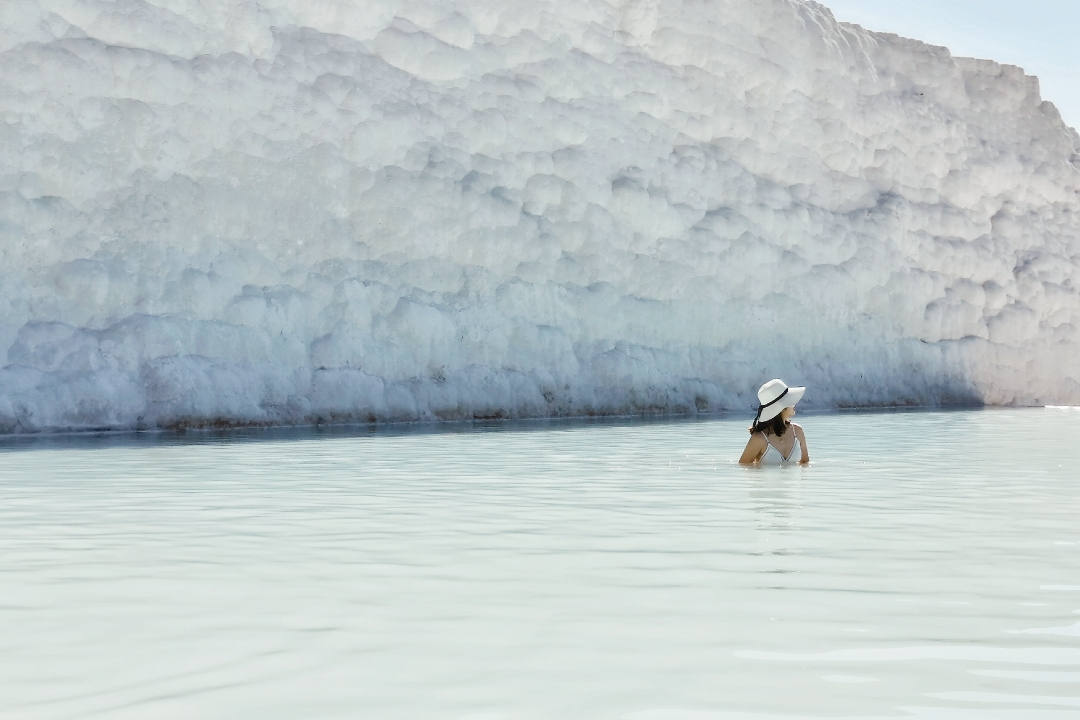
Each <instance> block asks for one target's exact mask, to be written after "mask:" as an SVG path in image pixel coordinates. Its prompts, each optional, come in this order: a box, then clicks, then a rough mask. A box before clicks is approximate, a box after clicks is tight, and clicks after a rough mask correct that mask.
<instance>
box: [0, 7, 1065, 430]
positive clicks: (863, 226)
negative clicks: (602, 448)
mask: <svg viewBox="0 0 1080 720" xmlns="http://www.w3.org/2000/svg"><path fill="white" fill-rule="evenodd" d="M1078 149H1080V138H1078V136H1077V134H1076V132H1075V131H1073V130H1071V129H1070V128H1068V127H1066V126H1065V125H1064V124H1063V123H1062V122H1061V120H1060V118H1059V116H1058V113H1057V112H1056V110H1055V109H1054V107H1053V106H1052V105H1051V104H1049V103H1047V102H1043V101H1041V100H1040V97H1039V88H1038V82H1037V80H1036V79H1035V78H1033V77H1027V76H1025V75H1024V73H1023V72H1022V71H1021V70H1020V69H1019V68H1015V67H1009V66H1002V65H998V64H995V63H993V62H990V61H985V60H969V59H960V58H953V57H951V56H950V54H949V52H948V51H947V50H946V49H944V48H939V47H930V46H927V45H924V44H922V43H919V42H916V41H912V40H906V39H902V38H899V37H896V36H891V35H881V34H875V33H870V32H866V31H864V30H862V29H860V28H858V27H853V26H847V25H838V24H837V23H836V22H835V21H834V20H833V18H832V16H831V14H830V13H829V12H828V11H827V10H826V9H825V8H823V7H822V6H820V5H817V4H815V3H813V2H802V1H800V0H716V1H713V2H705V1H704V0H431V1H426V0H363V2H361V1H360V0H320V1H319V2H312V1H311V0H4V2H3V4H2V6H0V352H6V353H7V356H6V366H5V367H3V369H2V370H0V429H2V430H3V431H6V432H24V431H35V430H48V429H60V428H97V427H115V428H130V427H154V426H176V425H181V426H182V425H202V424H215V423H294V422H296V423H300V422H322V421H348V420H360V421H367V420H372V419H376V420H402V419H406V420H409V419H425V418H471V417H489V416H506V417H513V416H525V415H578V414H591V413H636V412H654V411H659V412H698V411H715V410H720V409H736V410H749V409H751V407H752V405H753V404H754V402H755V401H754V400H753V396H754V391H755V390H756V388H757V386H758V384H759V383H761V382H763V381H764V380H768V379H769V378H771V377H774V376H780V377H784V378H786V379H787V380H788V381H789V382H792V383H800V384H806V385H808V386H810V390H809V391H808V393H807V396H806V397H807V400H806V401H805V402H806V403H807V404H809V405H816V406H819V407H828V406H844V405H891V404H901V405H904V404H948V403H967V402H985V403H992V404H1035V403H1040V404H1041V403H1049V402H1052V403H1071V404H1077V403H1080V329H1078V328H1080V157H1078V155H1077V153H1078ZM0 358H2V356H0Z"/></svg>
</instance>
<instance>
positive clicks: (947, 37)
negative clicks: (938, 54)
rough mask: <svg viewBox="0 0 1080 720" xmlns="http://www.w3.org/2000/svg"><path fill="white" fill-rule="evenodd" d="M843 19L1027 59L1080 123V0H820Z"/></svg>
mask: <svg viewBox="0 0 1080 720" xmlns="http://www.w3.org/2000/svg"><path fill="white" fill-rule="evenodd" d="M819 2H821V3H822V4H823V5H825V6H827V7H828V8H830V9H831V10H832V11H833V15H835V16H836V19H837V20H840V21H843V22H851V23H856V24H858V25H862V26H863V27H864V28H866V29H868V30H880V31H883V32H891V33H896V34H897V35H903V36H905V37H911V38H916V39H918V40H922V41H924V42H928V43H931V44H933V45H944V46H945V47H947V48H949V50H950V51H951V52H952V54H953V55H957V56H964V57H978V58H989V59H991V60H996V61H998V62H1000V63H1007V64H1009V65H1019V66H1020V67H1022V68H1024V70H1026V71H1027V73H1028V75H1035V76H1037V77H1038V78H1039V81H1040V85H1041V88H1042V97H1043V100H1049V101H1050V102H1052V103H1054V105H1056V106H1057V109H1058V111H1059V112H1060V113H1061V116H1062V117H1063V118H1064V120H1065V122H1066V123H1067V124H1069V125H1071V126H1072V127H1074V128H1080V39H1078V38H1080V0H819Z"/></svg>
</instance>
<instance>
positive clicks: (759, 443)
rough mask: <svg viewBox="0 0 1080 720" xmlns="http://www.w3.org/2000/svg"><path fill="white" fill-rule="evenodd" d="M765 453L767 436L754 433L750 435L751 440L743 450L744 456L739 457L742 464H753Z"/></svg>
mask: <svg viewBox="0 0 1080 720" xmlns="http://www.w3.org/2000/svg"><path fill="white" fill-rule="evenodd" d="M764 454H765V436H764V435H762V434H761V433H754V434H753V435H751V436H750V440H749V441H748V442H747V443H746V449H745V450H743V451H742V457H741V458H739V464H740V465H753V464H754V463H756V462H757V461H758V460H759V459H761V456H762V455H764Z"/></svg>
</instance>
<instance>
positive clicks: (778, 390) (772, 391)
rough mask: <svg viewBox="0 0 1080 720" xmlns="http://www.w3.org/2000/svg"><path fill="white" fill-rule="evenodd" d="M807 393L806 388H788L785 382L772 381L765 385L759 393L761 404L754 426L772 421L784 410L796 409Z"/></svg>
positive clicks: (758, 397)
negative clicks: (796, 405)
mask: <svg viewBox="0 0 1080 720" xmlns="http://www.w3.org/2000/svg"><path fill="white" fill-rule="evenodd" d="M805 392H806V388H804V387H788V386H787V385H786V384H785V383H784V381H783V380H770V381H769V382H767V383H765V384H764V385H762V386H761V387H760V388H758V391H757V399H758V402H759V403H761V404H760V405H759V406H758V411H757V418H755V420H754V424H755V425H757V424H758V423H759V422H765V421H766V420H772V419H773V418H774V417H776V416H777V415H779V414H780V412H781V411H782V410H783V409H784V408H789V407H795V403H797V402H799V401H800V400H802V396H803V393H805Z"/></svg>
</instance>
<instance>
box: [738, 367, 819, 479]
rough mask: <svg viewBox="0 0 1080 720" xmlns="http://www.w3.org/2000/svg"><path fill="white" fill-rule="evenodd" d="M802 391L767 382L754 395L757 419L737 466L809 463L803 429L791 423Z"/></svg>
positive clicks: (776, 381)
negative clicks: (756, 402)
mask: <svg viewBox="0 0 1080 720" xmlns="http://www.w3.org/2000/svg"><path fill="white" fill-rule="evenodd" d="M805 392H806V388H804V387H793V388H789V387H788V386H787V385H785V384H784V381H783V380H770V381H769V382H767V383H765V384H764V385H762V386H761V387H760V388H759V389H758V391H757V396H758V402H759V403H761V404H760V405H759V406H758V411H757V416H756V417H755V418H754V424H753V425H751V426H750V442H748V443H746V449H745V450H743V454H742V457H741V458H739V462H740V463H741V464H743V465H753V464H754V463H760V464H762V465H781V464H784V463H793V462H797V463H800V464H806V463H808V462H810V453H809V452H807V450H806V436H805V435H803V429H802V428H801V427H799V426H798V425H795V424H794V423H792V422H791V418H792V416H793V415H794V414H795V404H796V403H797V402H799V401H800V400H802V396H803V393H805Z"/></svg>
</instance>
